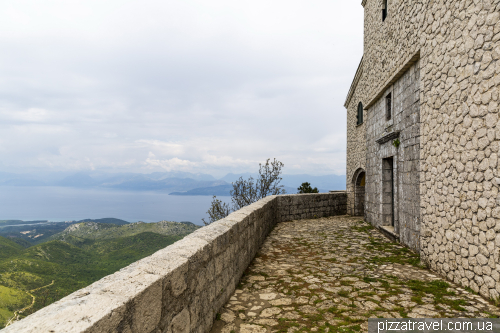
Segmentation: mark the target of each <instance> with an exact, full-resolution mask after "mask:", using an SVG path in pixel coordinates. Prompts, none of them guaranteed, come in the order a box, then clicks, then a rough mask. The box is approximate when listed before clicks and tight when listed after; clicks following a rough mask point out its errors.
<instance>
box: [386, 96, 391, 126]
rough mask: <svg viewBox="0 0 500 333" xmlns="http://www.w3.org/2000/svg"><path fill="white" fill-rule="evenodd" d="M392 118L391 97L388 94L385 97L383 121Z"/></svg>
mask: <svg viewBox="0 0 500 333" xmlns="http://www.w3.org/2000/svg"><path fill="white" fill-rule="evenodd" d="M391 118H392V95H391V93H389V94H388V95H387V96H385V119H387V120H391Z"/></svg>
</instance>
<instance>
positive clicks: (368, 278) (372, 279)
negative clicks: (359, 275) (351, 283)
mask: <svg viewBox="0 0 500 333" xmlns="http://www.w3.org/2000/svg"><path fill="white" fill-rule="evenodd" d="M363 281H364V282H366V283H370V282H377V279H375V278H371V277H368V276H364V277H363Z"/></svg>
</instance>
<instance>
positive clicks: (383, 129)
mask: <svg viewBox="0 0 500 333" xmlns="http://www.w3.org/2000/svg"><path fill="white" fill-rule="evenodd" d="M419 74H420V70H419V63H418V62H416V63H415V64H414V65H413V66H411V67H410V69H408V70H407V71H406V72H405V73H404V74H403V76H401V78H399V79H398V80H397V81H396V82H395V83H394V84H393V85H391V86H390V87H389V88H387V89H386V91H385V92H384V94H383V98H380V99H379V100H378V101H377V102H376V103H375V104H374V105H373V106H371V107H370V108H369V110H368V112H367V134H366V146H367V155H366V161H367V162H366V163H367V165H366V168H367V177H366V189H367V191H366V203H365V209H366V214H365V216H366V219H367V221H368V222H370V223H372V224H374V225H389V226H390V225H392V224H393V223H394V229H395V232H396V234H398V235H399V237H400V240H401V242H402V243H403V244H406V245H408V246H409V247H410V248H412V249H413V250H416V251H418V250H419V243H420V242H419V231H420V204H419V202H420V192H419V186H420V181H419V179H420V172H419V163H420V150H419V145H420V98H419V97H420V96H419V95H420V94H419V92H420V91H419V88H420V86H419V82H420V78H419ZM388 94H391V96H392V99H391V104H392V105H391V112H392V116H391V119H390V120H387V117H386V100H385V96H387V95H388ZM395 133H397V134H398V137H397V138H396V139H397V140H399V142H400V145H399V146H398V147H395V146H394V144H393V142H394V141H395V139H389V140H388V141H386V140H380V139H381V138H384V137H394V136H395V135H394V134H395ZM391 134H393V135H391ZM377 140H378V141H379V142H383V143H379V142H377ZM384 141H385V142H384ZM389 157H392V158H393V171H392V172H393V175H391V168H390V167H387V166H384V165H383V164H384V159H386V158H389ZM391 177H393V179H392V182H393V184H392V183H391ZM392 196H393V197H392ZM392 201H393V202H392ZM392 205H394V208H392ZM393 215H394V221H392V217H393Z"/></svg>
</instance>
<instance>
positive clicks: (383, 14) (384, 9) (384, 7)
mask: <svg viewBox="0 0 500 333" xmlns="http://www.w3.org/2000/svg"><path fill="white" fill-rule="evenodd" d="M382 6H383V7H382V22H383V21H385V18H386V17H387V0H384V3H383V5H382Z"/></svg>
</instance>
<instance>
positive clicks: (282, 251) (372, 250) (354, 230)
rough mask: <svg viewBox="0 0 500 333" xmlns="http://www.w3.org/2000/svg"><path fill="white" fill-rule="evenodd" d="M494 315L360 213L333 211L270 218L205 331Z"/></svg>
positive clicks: (348, 327)
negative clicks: (237, 280)
mask: <svg viewBox="0 0 500 333" xmlns="http://www.w3.org/2000/svg"><path fill="white" fill-rule="evenodd" d="M498 315H500V308H498V307H496V306H495V305H493V304H491V303H489V302H488V301H486V300H484V299H483V298H481V297H480V296H478V295H476V294H474V293H473V292H472V291H471V292H469V291H467V290H464V289H463V288H460V287H458V286H457V285H455V284H453V283H451V282H448V281H445V280H443V279H442V278H440V277H439V276H437V275H436V274H434V273H431V272H430V271H429V270H427V269H425V268H424V267H422V266H421V264H420V262H419V258H418V256H416V255H415V254H414V253H412V252H410V251H409V250H408V249H406V248H404V247H402V246H400V245H399V244H395V243H391V242H389V241H388V240H387V239H386V238H385V237H384V236H382V234H381V233H380V232H379V231H378V230H376V229H374V228H373V227H371V226H370V225H369V224H367V223H364V222H362V221H360V218H359V217H351V216H337V217H328V218H319V219H308V220H297V221H292V222H282V223H279V224H278V225H276V227H275V228H274V230H273V231H272V232H271V233H270V235H269V236H268V238H267V239H266V240H265V242H264V244H263V246H262V248H261V249H260V251H259V253H258V254H257V256H256V258H255V259H254V260H253V262H252V264H251V265H250V266H249V267H248V269H247V270H246V272H245V274H244V276H243V278H242V280H241V282H240V284H239V286H238V288H237V289H236V292H235V293H234V295H233V296H232V297H231V299H230V301H229V302H228V303H227V304H226V305H225V306H224V307H223V309H222V310H221V311H220V313H219V314H218V315H217V320H216V321H215V323H214V326H213V328H212V330H211V333H218V332H222V333H232V332H235V333H237V332H241V333H264V332H296V331H307V332H309V331H312V332H337V331H339V332H356V331H361V332H366V331H367V327H368V324H367V319H368V318H375V317H381V318H400V317H410V318H419V317H420V318H423V317H427V318H429V317H455V318H456V317H476V318H477V317H490V316H491V317H496V316H498Z"/></svg>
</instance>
